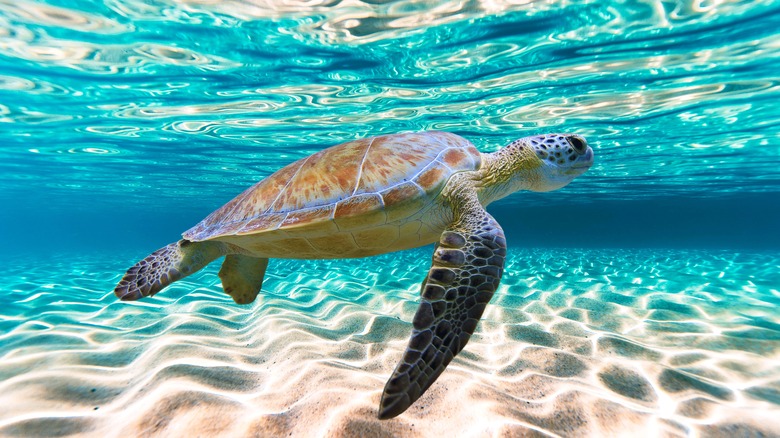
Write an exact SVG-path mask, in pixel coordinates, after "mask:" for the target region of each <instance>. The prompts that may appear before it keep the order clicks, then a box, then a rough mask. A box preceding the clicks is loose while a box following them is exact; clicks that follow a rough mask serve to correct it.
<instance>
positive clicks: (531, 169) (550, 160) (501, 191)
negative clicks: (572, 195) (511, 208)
mask: <svg viewBox="0 0 780 438" xmlns="http://www.w3.org/2000/svg"><path fill="white" fill-rule="evenodd" d="M486 162H487V163H486V164H487V166H486V167H485V169H486V170H487V171H486V172H485V179H486V181H485V184H484V185H485V187H486V188H487V187H490V188H489V189H488V190H486V191H485V194H486V195H487V196H486V199H489V200H490V201H488V202H492V201H493V200H495V199H500V198H503V197H504V196H507V195H509V194H510V193H514V192H516V191H518V190H530V191H533V192H549V191H551V190H557V189H560V188H561V187H563V186H565V185H567V184H569V183H570V182H572V180H573V179H574V178H577V177H578V176H580V175H582V174H583V173H585V172H586V171H587V170H588V169H589V168H590V167H591V166H592V165H593V149H591V148H590V146H588V142H587V141H585V139H584V138H583V137H581V136H579V135H575V134H543V135H535V136H532V137H525V138H521V139H518V140H515V141H513V142H512V143H509V144H508V145H506V146H505V147H504V148H502V149H501V150H499V151H498V152H496V153H494V154H490V155H489V157H488V158H487V159H486Z"/></svg>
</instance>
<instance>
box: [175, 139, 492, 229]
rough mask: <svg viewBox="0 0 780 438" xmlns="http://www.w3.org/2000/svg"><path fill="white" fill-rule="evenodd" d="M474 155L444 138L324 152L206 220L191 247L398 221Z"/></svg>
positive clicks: (373, 142)
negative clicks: (290, 231)
mask: <svg viewBox="0 0 780 438" xmlns="http://www.w3.org/2000/svg"><path fill="white" fill-rule="evenodd" d="M479 166H480V153H479V151H477V149H476V148H475V147H474V145H472V144H471V143H470V142H469V141H468V140H466V139H464V138H462V137H460V136H457V135H454V134H449V133H445V132H435V131H432V132H422V133H409V134H394V135H383V136H380V137H373V138H367V139H362V140H355V141H351V142H348V143H343V144H340V145H337V146H333V147H331V148H328V149H325V150H322V151H320V152H317V153H315V154H313V155H310V156H309V157H307V158H303V159H301V160H298V161H296V162H294V163H292V164H289V165H287V166H285V167H284V168H282V169H280V170H279V171H277V172H275V173H274V174H272V175H270V176H269V177H268V178H265V179H264V180H262V181H260V182H259V183H257V184H255V185H254V186H252V187H250V188H249V189H247V190H246V191H244V192H243V193H241V194H240V195H238V196H237V197H236V198H234V199H233V200H232V201H230V202H228V203H227V204H225V205H224V206H222V207H221V208H219V209H218V210H216V211H214V212H213V213H211V214H210V215H209V216H208V217H206V218H205V219H204V220H203V221H201V222H200V223H199V224H198V225H196V226H195V227H193V228H191V229H189V230H188V231H186V232H185V233H184V234H183V236H184V238H185V239H188V240H192V241H202V240H208V239H214V238H218V237H222V236H241V235H248V234H252V235H254V234H258V233H263V232H266V231H271V230H277V229H280V230H286V229H291V228H299V227H309V226H311V227H314V228H319V226H318V225H324V224H323V222H330V221H334V222H335V223H336V224H337V225H338V227H339V229H341V230H345V229H346V230H348V229H359V228H366V227H370V226H372V225H374V224H376V225H379V224H382V223H387V222H391V221H393V220H402V219H403V218H404V217H406V216H408V214H409V212H410V211H413V210H414V209H415V208H419V207H416V205H424V204H425V203H426V201H429V200H430V199H432V198H434V197H435V196H436V195H438V194H439V193H440V192H441V189H442V188H443V187H444V184H445V183H446V182H447V180H448V179H449V178H450V176H452V174H453V173H455V172H459V171H465V170H475V169H477V168H479Z"/></svg>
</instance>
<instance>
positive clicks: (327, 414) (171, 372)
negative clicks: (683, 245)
mask: <svg viewBox="0 0 780 438" xmlns="http://www.w3.org/2000/svg"><path fill="white" fill-rule="evenodd" d="M135 256H136V255H135V254H133V255H128V256H127V257H126V259H125V258H121V257H116V256H113V257H111V258H109V257H108V256H106V257H96V258H78V257H76V258H66V257H62V258H60V259H55V260H54V261H53V262H45V263H44V262H38V263H33V262H32V261H28V262H25V261H16V262H13V263H11V264H10V267H9V271H8V275H6V276H4V279H5V285H4V286H3V289H4V290H3V294H2V298H0V301H2V303H1V304H2V306H1V307H0V308H1V309H2V310H1V311H0V312H2V313H0V406H2V409H0V435H2V436H49V435H51V433H52V432H53V431H57V433H59V434H61V435H68V434H81V435H88V436H135V435H141V434H143V435H148V436H156V435H180V436H185V435H190V434H192V433H194V432H197V433H198V434H200V435H203V436H208V435H223V436H228V435H234V436H238V435H260V436H270V435H273V436H286V435H288V434H290V433H292V434H293V435H294V436H308V435H318V436H340V435H343V436H349V435H356V434H375V435H379V434H382V433H386V434H393V435H397V436H425V435H426V434H427V433H428V432H429V431H431V430H437V431H444V432H450V433H451V434H454V433H462V434H469V435H471V436H485V435H493V434H504V433H506V434H509V435H515V434H518V435H522V434H524V433H526V434H531V435H534V434H538V435H542V436H577V435H588V434H592V435H594V436H604V435H607V434H617V433H625V434H632V433H639V434H654V435H658V434H661V435H669V436H685V435H693V434H697V433H702V434H706V435H718V434H720V435H722V436H735V434H740V433H748V432H753V433H755V432H762V433H764V434H767V435H775V434H780V426H778V423H777V422H776V418H777V417H778V415H780V367H778V365H777V364H778V363H780V315H779V314H778V312H777V310H776V309H777V306H778V304H780V291H778V289H777V285H778V284H780V276H779V275H778V274H777V273H778V272H780V266H778V265H779V264H780V258H778V256H777V254H768V253H764V254H729V253H725V252H724V253H705V252H690V251H606V250H604V251H597V250H583V251H576V250H536V251H529V250H523V249H520V248H510V251H509V255H508V257H507V263H506V273H505V275H504V281H503V283H502V285H501V286H500V288H499V290H498V292H497V293H496V295H495V297H494V299H493V302H492V304H491V305H490V306H489V307H488V310H487V311H486V313H485V315H484V317H483V319H482V322H481V323H480V325H479V326H478V328H477V331H476V333H475V335H474V337H473V338H472V340H471V342H470V343H469V345H468V346H467V348H466V349H465V350H464V351H463V352H462V353H461V354H460V355H459V356H458V357H457V358H456V359H455V360H454V361H453V363H452V364H451V365H450V366H449V368H448V369H447V371H446V372H445V373H444V374H443V375H442V376H441V378H440V379H439V381H437V382H436V383H435V384H434V385H433V386H432V387H431V388H430V390H429V391H428V392H427V393H426V394H425V395H424V396H423V397H421V398H420V400H418V401H417V403H416V404H415V405H413V406H412V407H411V408H410V409H409V411H407V412H406V413H405V414H404V415H402V416H400V417H398V418H396V419H393V420H389V421H380V420H378V419H377V418H376V406H377V403H378V401H379V397H380V394H381V390H382V387H383V385H384V382H385V380H386V379H387V377H388V376H389V375H390V372H391V371H392V368H393V366H394V364H395V363H396V362H397V361H398V358H399V357H400V356H401V354H402V351H403V348H404V346H405V344H406V340H407V338H408V336H409V333H410V332H411V324H410V321H411V319H412V315H413V313H414V310H415V309H416V304H417V300H418V294H419V282H420V280H421V279H422V277H423V276H424V274H425V272H426V269H427V262H428V260H429V259H430V256H429V251H428V250H427V249H422V250H415V251H408V252H404V253H400V254H391V255H384V256H380V257H375V258H371V259H364V260H355V261H319V262H308V261H307V262H294V261H277V260H274V262H273V263H272V265H271V266H270V268H269V274H268V276H267V280H266V283H265V284H264V285H263V286H264V292H263V293H261V298H260V299H259V300H258V301H257V302H256V303H255V304H253V305H251V306H237V305H235V304H233V303H232V301H231V300H230V298H229V297H228V296H227V295H224V294H223V293H222V292H221V290H220V287H219V279H218V277H217V275H216V267H211V268H209V269H207V270H205V271H203V272H202V273H199V274H197V275H194V276H193V277H191V278H188V279H187V280H185V281H181V282H179V283H176V284H175V285H174V286H172V287H171V288H170V289H169V290H166V291H165V293H162V294H160V295H158V296H156V297H154V298H152V299H147V300H143V301H139V302H137V303H121V302H117V301H116V299H115V298H114V296H113V294H111V292H110V291H111V288H112V286H113V284H114V283H115V282H116V280H117V278H116V275H115V273H117V272H121V267H123V266H124V265H125V264H126V263H127V262H128V261H132V260H133V258H134V257H135ZM106 259H109V260H114V259H116V261H115V262H114V261H112V262H111V263H110V264H107V263H106V262H105V261H104V260H106ZM35 266H37V267H35Z"/></svg>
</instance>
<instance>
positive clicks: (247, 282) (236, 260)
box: [219, 254, 268, 304]
mask: <svg viewBox="0 0 780 438" xmlns="http://www.w3.org/2000/svg"><path fill="white" fill-rule="evenodd" d="M267 267H268V259H259V258H257V257H250V256H246V255H241V254H229V255H228V256H227V257H225V261H224V262H223V263H222V268H221V269H220V270H219V278H220V279H221V280H222V289H223V290H224V291H225V292H226V293H227V294H228V295H230V296H231V297H233V301H235V302H236V303H237V304H249V303H251V302H252V301H254V300H255V298H257V294H258V293H260V288H261V287H263V277H264V276H265V269H266V268H267Z"/></svg>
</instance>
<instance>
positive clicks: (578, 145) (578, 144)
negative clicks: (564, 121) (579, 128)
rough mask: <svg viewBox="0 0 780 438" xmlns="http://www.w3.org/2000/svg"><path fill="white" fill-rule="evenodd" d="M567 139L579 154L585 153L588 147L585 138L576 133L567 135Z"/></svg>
mask: <svg viewBox="0 0 780 438" xmlns="http://www.w3.org/2000/svg"><path fill="white" fill-rule="evenodd" d="M566 141H568V142H569V144H570V145H571V147H573V148H574V150H575V151H577V153H578V154H584V153H585V148H586V147H587V146H586V145H585V140H583V139H582V138H580V137H576V136H574V135H572V136H569V137H566Z"/></svg>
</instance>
